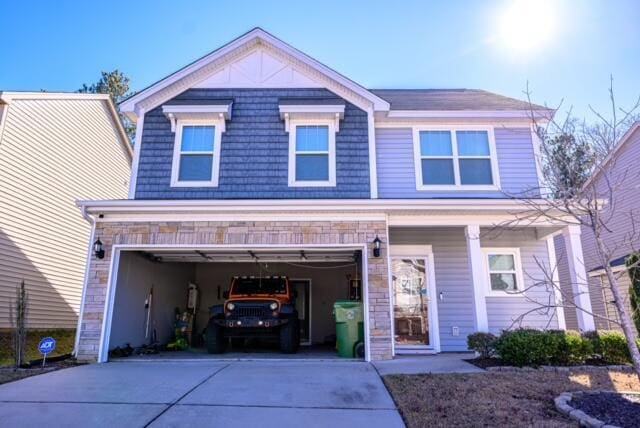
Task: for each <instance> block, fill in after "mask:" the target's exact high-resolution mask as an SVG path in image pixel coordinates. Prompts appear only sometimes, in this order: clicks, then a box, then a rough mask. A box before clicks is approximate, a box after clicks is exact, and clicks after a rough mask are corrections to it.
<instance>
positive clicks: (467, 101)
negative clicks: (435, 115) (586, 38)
mask: <svg viewBox="0 0 640 428" xmlns="http://www.w3.org/2000/svg"><path fill="white" fill-rule="evenodd" d="M370 91H371V92H373V93H374V94H375V95H377V96H379V97H380V98H382V99H384V100H386V101H387V102H389V103H390V104H391V109H392V110H529V109H531V108H533V109H534V110H548V108H547V107H543V106H540V105H536V104H531V105H529V103H528V102H526V101H521V100H517V99H515V98H509V97H505V96H502V95H498V94H494V93H492V92H487V91H482V90H479V89H370Z"/></svg>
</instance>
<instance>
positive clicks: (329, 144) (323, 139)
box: [289, 122, 336, 186]
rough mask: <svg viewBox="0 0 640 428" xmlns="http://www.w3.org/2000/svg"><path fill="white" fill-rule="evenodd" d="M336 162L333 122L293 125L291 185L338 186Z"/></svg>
mask: <svg viewBox="0 0 640 428" xmlns="http://www.w3.org/2000/svg"><path fill="white" fill-rule="evenodd" d="M335 162H336V161H335V131H334V125H333V122H314V123H305V122H302V123H296V124H291V125H290V130H289V185H290V186H335V183H336V165H335Z"/></svg>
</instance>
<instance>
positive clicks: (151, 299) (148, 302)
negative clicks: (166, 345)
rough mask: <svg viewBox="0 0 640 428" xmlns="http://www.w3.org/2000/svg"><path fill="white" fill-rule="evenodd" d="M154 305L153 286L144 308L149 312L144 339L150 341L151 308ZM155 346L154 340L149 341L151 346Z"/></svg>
mask: <svg viewBox="0 0 640 428" xmlns="http://www.w3.org/2000/svg"><path fill="white" fill-rule="evenodd" d="M152 305H153V285H151V289H150V290H149V295H148V296H147V299H146V300H145V301H144V308H145V309H146V310H147V319H146V322H145V328H144V338H145V340H146V339H149V329H150V326H151V306H152ZM152 344H153V340H151V341H149V345H152Z"/></svg>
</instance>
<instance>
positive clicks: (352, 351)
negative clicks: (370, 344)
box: [333, 300, 364, 358]
mask: <svg viewBox="0 0 640 428" xmlns="http://www.w3.org/2000/svg"><path fill="white" fill-rule="evenodd" d="M333 313H334V316H335V318H336V344H337V346H338V355H339V356H341V357H342V358H354V357H355V356H356V345H358V343H362V344H364V308H363V306H362V302H356V301H353V300H338V301H337V302H335V303H334V304H333ZM360 346H362V345H360Z"/></svg>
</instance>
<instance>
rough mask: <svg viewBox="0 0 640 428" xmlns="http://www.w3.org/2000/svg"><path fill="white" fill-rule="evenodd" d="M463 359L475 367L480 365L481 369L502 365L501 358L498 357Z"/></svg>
mask: <svg viewBox="0 0 640 428" xmlns="http://www.w3.org/2000/svg"><path fill="white" fill-rule="evenodd" d="M465 361H466V362H467V363H469V364H473V365H474V366H476V367H480V368H481V369H486V368H488V367H501V366H502V365H503V364H502V360H501V359H499V358H470V359H468V360H465Z"/></svg>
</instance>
